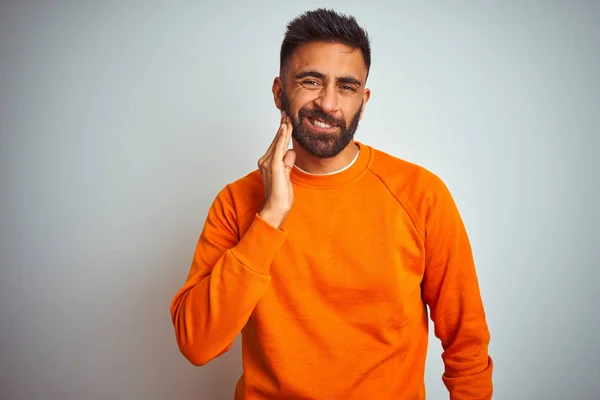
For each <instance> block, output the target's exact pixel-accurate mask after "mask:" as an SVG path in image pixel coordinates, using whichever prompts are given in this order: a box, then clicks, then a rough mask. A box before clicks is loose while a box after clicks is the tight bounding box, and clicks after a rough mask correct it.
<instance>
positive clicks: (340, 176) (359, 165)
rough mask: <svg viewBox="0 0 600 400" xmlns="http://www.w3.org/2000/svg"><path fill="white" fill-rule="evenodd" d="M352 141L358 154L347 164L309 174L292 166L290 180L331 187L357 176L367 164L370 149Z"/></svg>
mask: <svg viewBox="0 0 600 400" xmlns="http://www.w3.org/2000/svg"><path fill="white" fill-rule="evenodd" d="M354 143H355V144H356V145H357V146H358V155H357V157H356V159H355V160H354V161H353V162H352V163H351V164H349V165H348V166H346V167H344V168H342V169H341V170H339V171H336V172H335V173H328V174H311V173H307V172H305V171H303V170H301V169H300V168H298V167H296V166H294V168H292V171H291V175H290V178H291V180H292V182H294V183H297V184H300V185H304V186H311V187H332V186H339V185H343V184H345V183H348V182H350V181H351V180H353V179H354V178H356V177H358V176H359V175H361V174H362V173H363V172H364V171H365V170H366V169H367V166H368V165H369V161H370V160H371V149H370V147H368V146H365V145H364V144H362V143H360V142H357V141H355V142H354Z"/></svg>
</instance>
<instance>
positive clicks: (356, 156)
mask: <svg viewBox="0 0 600 400" xmlns="http://www.w3.org/2000/svg"><path fill="white" fill-rule="evenodd" d="M358 156H360V147H359V148H358V151H357V152H356V155H355V156H354V158H353V159H352V161H350V163H348V165H346V166H345V167H343V168H340V169H338V170H336V171H333V172H325V173H323V174H315V173H312V172H308V171H305V170H303V169H302V168H300V167H299V166H298V165H294V166H295V167H296V168H298V170H299V171H300V172H302V173H304V174H306V175H335V174H339V173H340V172H343V171H345V170H347V169H348V168H350V167H351V166H353V165H354V163H355V162H356V160H358Z"/></svg>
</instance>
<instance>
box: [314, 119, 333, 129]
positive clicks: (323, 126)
mask: <svg viewBox="0 0 600 400" xmlns="http://www.w3.org/2000/svg"><path fill="white" fill-rule="evenodd" d="M312 121H313V125H315V126H318V127H321V128H331V125H328V124H326V123H325V122H321V121H319V120H316V119H313V120H312Z"/></svg>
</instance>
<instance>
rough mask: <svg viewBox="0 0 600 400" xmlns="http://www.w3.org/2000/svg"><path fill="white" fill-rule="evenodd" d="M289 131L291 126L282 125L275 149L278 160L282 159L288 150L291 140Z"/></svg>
mask: <svg viewBox="0 0 600 400" xmlns="http://www.w3.org/2000/svg"><path fill="white" fill-rule="evenodd" d="M288 132H289V128H288V126H287V124H283V125H282V126H281V132H280V133H279V135H278V138H277V139H278V140H277V145H276V147H275V151H274V155H275V156H276V158H277V159H278V160H281V159H282V158H283V154H284V153H285V151H286V150H287V144H288V141H289V135H288Z"/></svg>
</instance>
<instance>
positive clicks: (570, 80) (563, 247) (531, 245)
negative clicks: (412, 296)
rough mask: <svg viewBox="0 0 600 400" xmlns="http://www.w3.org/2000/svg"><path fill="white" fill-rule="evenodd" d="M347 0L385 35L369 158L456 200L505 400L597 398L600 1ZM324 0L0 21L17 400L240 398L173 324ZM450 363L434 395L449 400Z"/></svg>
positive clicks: (160, 6) (112, 7)
mask: <svg viewBox="0 0 600 400" xmlns="http://www.w3.org/2000/svg"><path fill="white" fill-rule="evenodd" d="M450 3H451V2H418V3H417V2H401V1H388V2H385V1H368V2H365V1H341V0H340V1H329V2H325V4H326V5H327V6H330V7H334V8H335V9H336V10H338V11H341V12H345V13H349V14H353V15H355V16H356V17H357V19H358V21H359V23H360V24H361V25H363V26H365V27H366V28H367V29H368V31H369V33H370V35H371V38H372V50H373V66H372V69H371V75H370V78H369V82H368V86H369V87H370V88H371V89H372V99H371V101H370V103H369V104H368V106H367V110H366V113H365V116H364V120H363V121H362V123H361V125H360V127H359V131H358V135H357V139H358V140H360V141H362V142H364V143H366V144H369V145H372V146H374V147H376V148H379V149H381V150H384V151H386V152H388V153H391V154H393V155H395V156H397V157H400V158H404V159H406V160H408V161H411V162H415V163H418V164H421V165H423V166H425V167H426V168H428V169H430V170H432V171H433V172H435V173H436V174H438V175H439V176H440V177H442V178H443V179H444V180H445V181H446V183H447V184H448V186H449V187H450V189H451V191H452V193H453V194H454V196H455V199H456V201H457V203H458V205H459V208H460V210H461V212H462V214H463V217H464V220H465V223H466V225H467V229H468V232H469V234H470V237H471V240H472V244H473V249H474V252H475V258H476V262H477V266H478V272H479V276H480V283H481V289H482V294H483V298H484V302H485V305H486V309H487V313H488V321H489V325H490V329H491V334H492V342H491V346H490V352H491V355H492V357H493V358H494V361H495V363H496V369H495V374H494V383H495V387H496V395H495V398H496V399H505V400H537V399H544V400H551V399H557V400H559V399H560V400H565V399H575V400H579V399H597V398H598V397H599V396H600V395H599V393H600V379H599V378H600V367H599V359H600V354H599V352H600V350H599V347H600V346H599V344H598V337H599V336H600V323H599V315H600V312H599V311H598V306H599V305H600V304H599V303H600V302H599V300H598V298H599V294H600V293H599V289H598V287H599V281H600V274H599V272H598V271H599V270H600V265H599V264H600V263H599V261H598V257H597V254H596V251H597V250H598V245H599V240H598V239H599V234H598V226H599V225H600V218H599V212H598V206H599V203H600V202H599V200H600V199H599V181H600V179H599V178H598V173H599V172H600V165H599V162H598V152H599V150H598V149H599V145H600V140H599V135H600V78H599V76H600V29H599V26H600V24H599V23H598V18H599V17H600V2H597V1H596V2H594V1H569V2H567V1H505V2H496V3H492V2H481V1H479V2H475V1H472V2H467V1H455V2H452V4H450ZM322 4H323V3H322V2H315V1H303V2H296V3H294V4H292V5H291V4H289V3H284V2H281V1H263V2H254V3H253V4H248V3H245V2H241V1H239V2H235V3H233V2H227V1H219V2H215V3H213V2H210V3H209V2H202V1H185V2H170V3H169V4H168V5H167V2H156V3H151V2H133V1H129V2H119V1H102V2H84V1H73V2H67V1H37V2H34V1H16V0H15V1H3V2H2V4H1V5H0V131H1V146H0V163H1V164H0V179H1V180H0V182H1V187H0V190H1V192H0V193H1V200H0V234H1V237H0V239H1V240H0V245H1V247H0V261H1V276H0V334H1V342H0V368H1V369H0V398H1V399H2V400H5V399H6V400H13V399H15V400H17V399H27V400H33V399H49V400H53V399H57V400H58V399H68V400H70V399H74V400H75V399H85V400H96V399H145V400H153V399H165V400H167V399H190V400H192V399H208V400H219V399H228V400H230V399H232V395H233V391H234V386H235V382H236V381H237V379H238V377H239V374H240V373H241V362H240V349H239V342H236V344H235V346H234V347H233V349H232V350H231V351H230V352H229V353H227V354H225V355H223V356H222V357H220V358H219V359H216V360H214V361H213V362H211V363H210V364H209V365H207V366H205V367H202V368H197V367H193V366H191V365H190V364H188V363H187V361H186V360H185V359H184V357H183V356H182V355H181V354H180V353H179V352H178V349H177V345H176V342H175V336H174V332H173V327H172V324H171V320H170V315H169V305H170V302H171V300H172V298H173V296H174V294H175V292H176V291H177V290H178V289H179V287H180V286H181V285H182V284H183V283H184V281H185V278H186V276H187V273H188V269H189V266H190V263H191V259H192V253H193V250H194V247H195V245H196V241H197V239H198V235H199V234H200V231H201V229H202V225H203V223H204V218H205V216H206V212H207V210H208V207H209V205H210V203H211V202H212V200H213V198H214V196H215V195H216V193H217V192H218V190H219V189H221V188H222V187H223V186H224V185H225V184H227V183H229V182H231V181H232V180H235V179H237V178H239V177H241V176H242V175H245V174H246V173H248V172H250V171H251V170H253V169H254V168H255V166H256V160H257V159H258V158H259V157H260V156H261V155H262V153H263V152H264V150H265V149H266V148H267V146H268V144H269V143H270V141H271V138H272V137H273V135H274V134H275V130H276V129H277V126H278V111H277V110H276V109H275V107H274V105H273V101H272V96H271V92H270V90H271V83H272V80H273V78H274V77H275V76H276V75H277V73H278V63H279V46H280V44H281V40H282V38H283V33H284V29H285V24H286V23H287V22H288V21H289V20H291V19H292V18H294V17H295V16H296V15H298V14H299V13H301V12H303V11H306V10H308V9H312V8H315V7H317V6H321V5H322ZM441 373H442V363H441V359H440V345H439V342H438V341H437V339H436V340H435V341H433V342H432V344H431V348H430V354H429V358H428V369H427V376H426V380H427V389H428V393H429V396H428V398H430V399H444V398H446V399H447V398H448V395H447V393H446V391H445V388H444V387H443V385H442V383H441V379H440V375H441Z"/></svg>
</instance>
